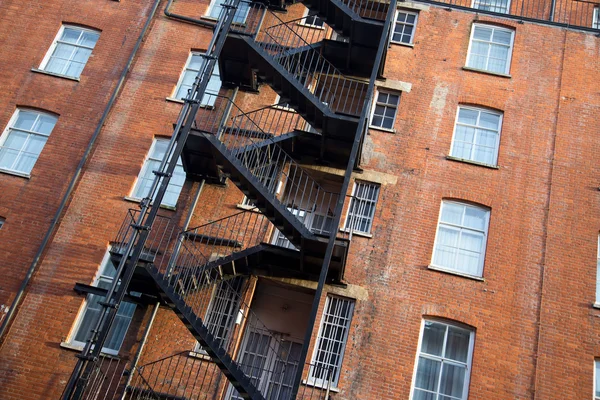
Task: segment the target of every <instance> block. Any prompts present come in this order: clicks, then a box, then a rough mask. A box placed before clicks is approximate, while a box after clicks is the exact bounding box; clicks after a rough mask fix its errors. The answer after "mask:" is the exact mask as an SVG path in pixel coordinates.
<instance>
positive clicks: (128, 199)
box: [123, 196, 177, 211]
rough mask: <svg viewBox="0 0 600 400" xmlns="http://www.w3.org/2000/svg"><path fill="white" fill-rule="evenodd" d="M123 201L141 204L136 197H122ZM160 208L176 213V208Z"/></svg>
mask: <svg viewBox="0 0 600 400" xmlns="http://www.w3.org/2000/svg"><path fill="white" fill-rule="evenodd" d="M123 200H125V201H130V202H132V203H141V202H142V199H138V198H137V197H129V196H125V197H123ZM160 208H163V209H165V210H170V211H176V210H177V207H175V206H168V205H166V204H161V205H160Z"/></svg>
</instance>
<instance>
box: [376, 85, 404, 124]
mask: <svg viewBox="0 0 600 400" xmlns="http://www.w3.org/2000/svg"><path fill="white" fill-rule="evenodd" d="M399 101H400V95H399V94H394V93H388V92H381V91H378V92H377V100H376V101H375V104H374V107H373V115H372V116H371V126H372V127H377V128H383V129H390V130H391V129H394V123H395V122H396V113H397V112H398V103H399Z"/></svg>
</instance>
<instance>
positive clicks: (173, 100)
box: [165, 97, 185, 104]
mask: <svg viewBox="0 0 600 400" xmlns="http://www.w3.org/2000/svg"><path fill="white" fill-rule="evenodd" d="M165 100H167V101H170V102H171V103H179V104H183V103H185V102H184V101H183V100H181V99H176V98H175V97H167V98H166V99H165Z"/></svg>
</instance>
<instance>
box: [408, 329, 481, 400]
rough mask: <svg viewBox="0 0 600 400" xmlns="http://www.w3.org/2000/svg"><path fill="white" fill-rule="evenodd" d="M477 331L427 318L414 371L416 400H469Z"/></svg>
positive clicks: (412, 395) (412, 396)
mask: <svg viewBox="0 0 600 400" xmlns="http://www.w3.org/2000/svg"><path fill="white" fill-rule="evenodd" d="M474 339H475V332H474V331H473V330H472V329H467V328H463V327H462V326H457V325H453V324H449V323H444V322H440V321H434V320H424V321H423V323H422V325H421V337H420V339H419V351H418V353H417V362H416V365H415V372H414V374H413V384H412V386H413V389H412V394H411V399H412V400H429V399H439V400H466V399H467V397H468V391H469V378H470V375H471V362H472V358H473V344H474Z"/></svg>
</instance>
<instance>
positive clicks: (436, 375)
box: [415, 357, 442, 392]
mask: <svg viewBox="0 0 600 400" xmlns="http://www.w3.org/2000/svg"><path fill="white" fill-rule="evenodd" d="M441 366H442V363H441V362H439V361H435V360H430V359H428V358H423V357H419V365H418V366H417V378H416V379H415V387H416V388H419V389H425V390H430V391H432V392H437V390H438V382H439V379H440V368H441Z"/></svg>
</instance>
